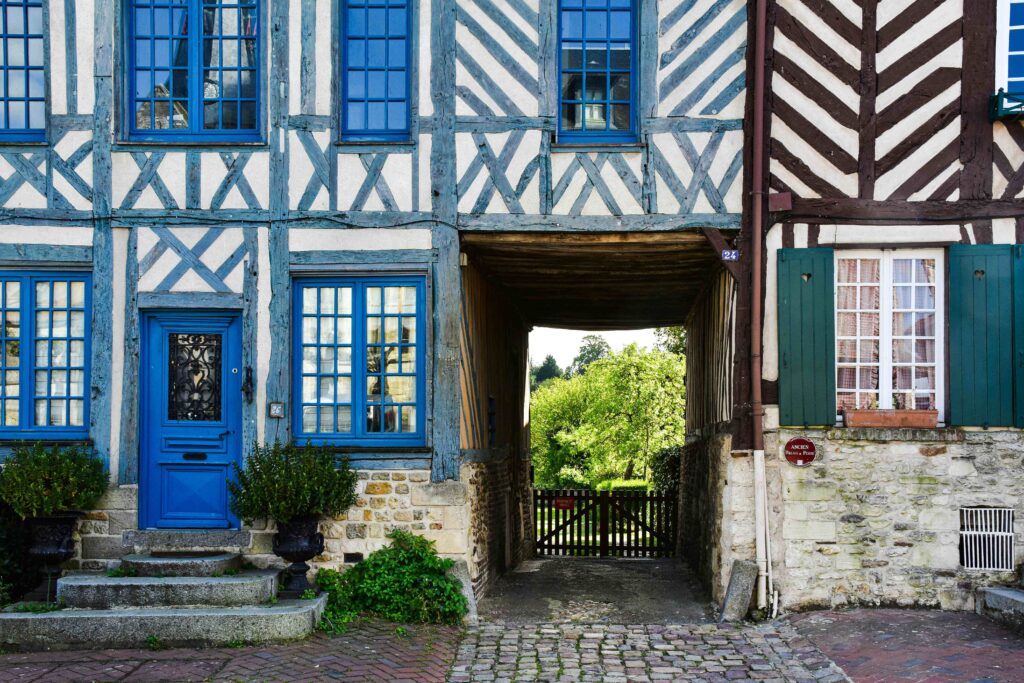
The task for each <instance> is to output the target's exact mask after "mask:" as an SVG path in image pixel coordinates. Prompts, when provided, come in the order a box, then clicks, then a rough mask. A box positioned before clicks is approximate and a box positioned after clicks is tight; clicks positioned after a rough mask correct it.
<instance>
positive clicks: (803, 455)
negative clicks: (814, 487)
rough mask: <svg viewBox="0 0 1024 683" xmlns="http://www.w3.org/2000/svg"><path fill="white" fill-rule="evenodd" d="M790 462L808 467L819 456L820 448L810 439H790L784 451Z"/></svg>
mask: <svg viewBox="0 0 1024 683" xmlns="http://www.w3.org/2000/svg"><path fill="white" fill-rule="evenodd" d="M783 452H784V453H785V455H786V460H788V461H789V464H791V465H796V466H797V467H807V466H808V465H810V464H811V463H812V462H814V459H815V458H816V457H817V456H818V449H817V447H816V446H815V445H814V442H813V441H811V440H810V439H800V438H797V439H790V440H789V441H787V442H786V447H785V449H784V451H783Z"/></svg>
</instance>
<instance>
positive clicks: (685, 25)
mask: <svg viewBox="0 0 1024 683" xmlns="http://www.w3.org/2000/svg"><path fill="white" fill-rule="evenodd" d="M659 11H660V13H661V19H660V21H659V24H658V50H659V52H660V55H661V57H660V59H659V61H658V100H659V108H658V112H659V115H660V116H710V117H717V116H729V117H741V116H742V115H743V97H742V93H743V88H744V83H745V78H746V74H745V72H744V69H745V63H744V58H745V56H746V49H747V40H746V37H747V23H746V20H747V8H746V3H744V2H742V0H674V1H670V2H666V3H664V4H663V5H661V6H660V7H659Z"/></svg>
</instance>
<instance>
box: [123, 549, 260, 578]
mask: <svg viewBox="0 0 1024 683" xmlns="http://www.w3.org/2000/svg"><path fill="white" fill-rule="evenodd" d="M241 567H242V556H241V555H239V554H238V553H218V552H207V553H204V552H161V553H151V554H147V555H142V554H138V555H125V556H124V557H122V558H121V568H122V569H123V570H124V571H125V573H127V574H128V575H129V576H220V575H223V574H224V572H228V573H231V572H237V571H238V570H239V569H241Z"/></svg>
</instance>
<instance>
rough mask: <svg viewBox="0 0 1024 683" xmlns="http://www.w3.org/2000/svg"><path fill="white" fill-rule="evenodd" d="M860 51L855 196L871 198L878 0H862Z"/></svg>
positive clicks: (873, 158)
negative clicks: (858, 142)
mask: <svg viewBox="0 0 1024 683" xmlns="http://www.w3.org/2000/svg"><path fill="white" fill-rule="evenodd" d="M860 4H861V16H862V20H861V31H862V37H861V51H860V115H859V117H858V120H857V123H858V126H859V129H860V150H859V154H858V156H859V161H858V168H857V175H858V196H859V197H860V198H861V199H874V194H875V129H876V112H875V99H876V97H877V96H878V72H877V71H875V53H876V52H877V48H878V29H877V25H878V18H877V11H878V0H862V2H861V3H860Z"/></svg>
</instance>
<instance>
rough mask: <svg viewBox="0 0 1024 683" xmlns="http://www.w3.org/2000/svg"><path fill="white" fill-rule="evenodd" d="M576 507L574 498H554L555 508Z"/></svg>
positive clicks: (567, 508) (569, 508)
mask: <svg viewBox="0 0 1024 683" xmlns="http://www.w3.org/2000/svg"><path fill="white" fill-rule="evenodd" d="M574 507H576V499H575V498H555V509H556V510H572V509H573V508H574Z"/></svg>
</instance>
